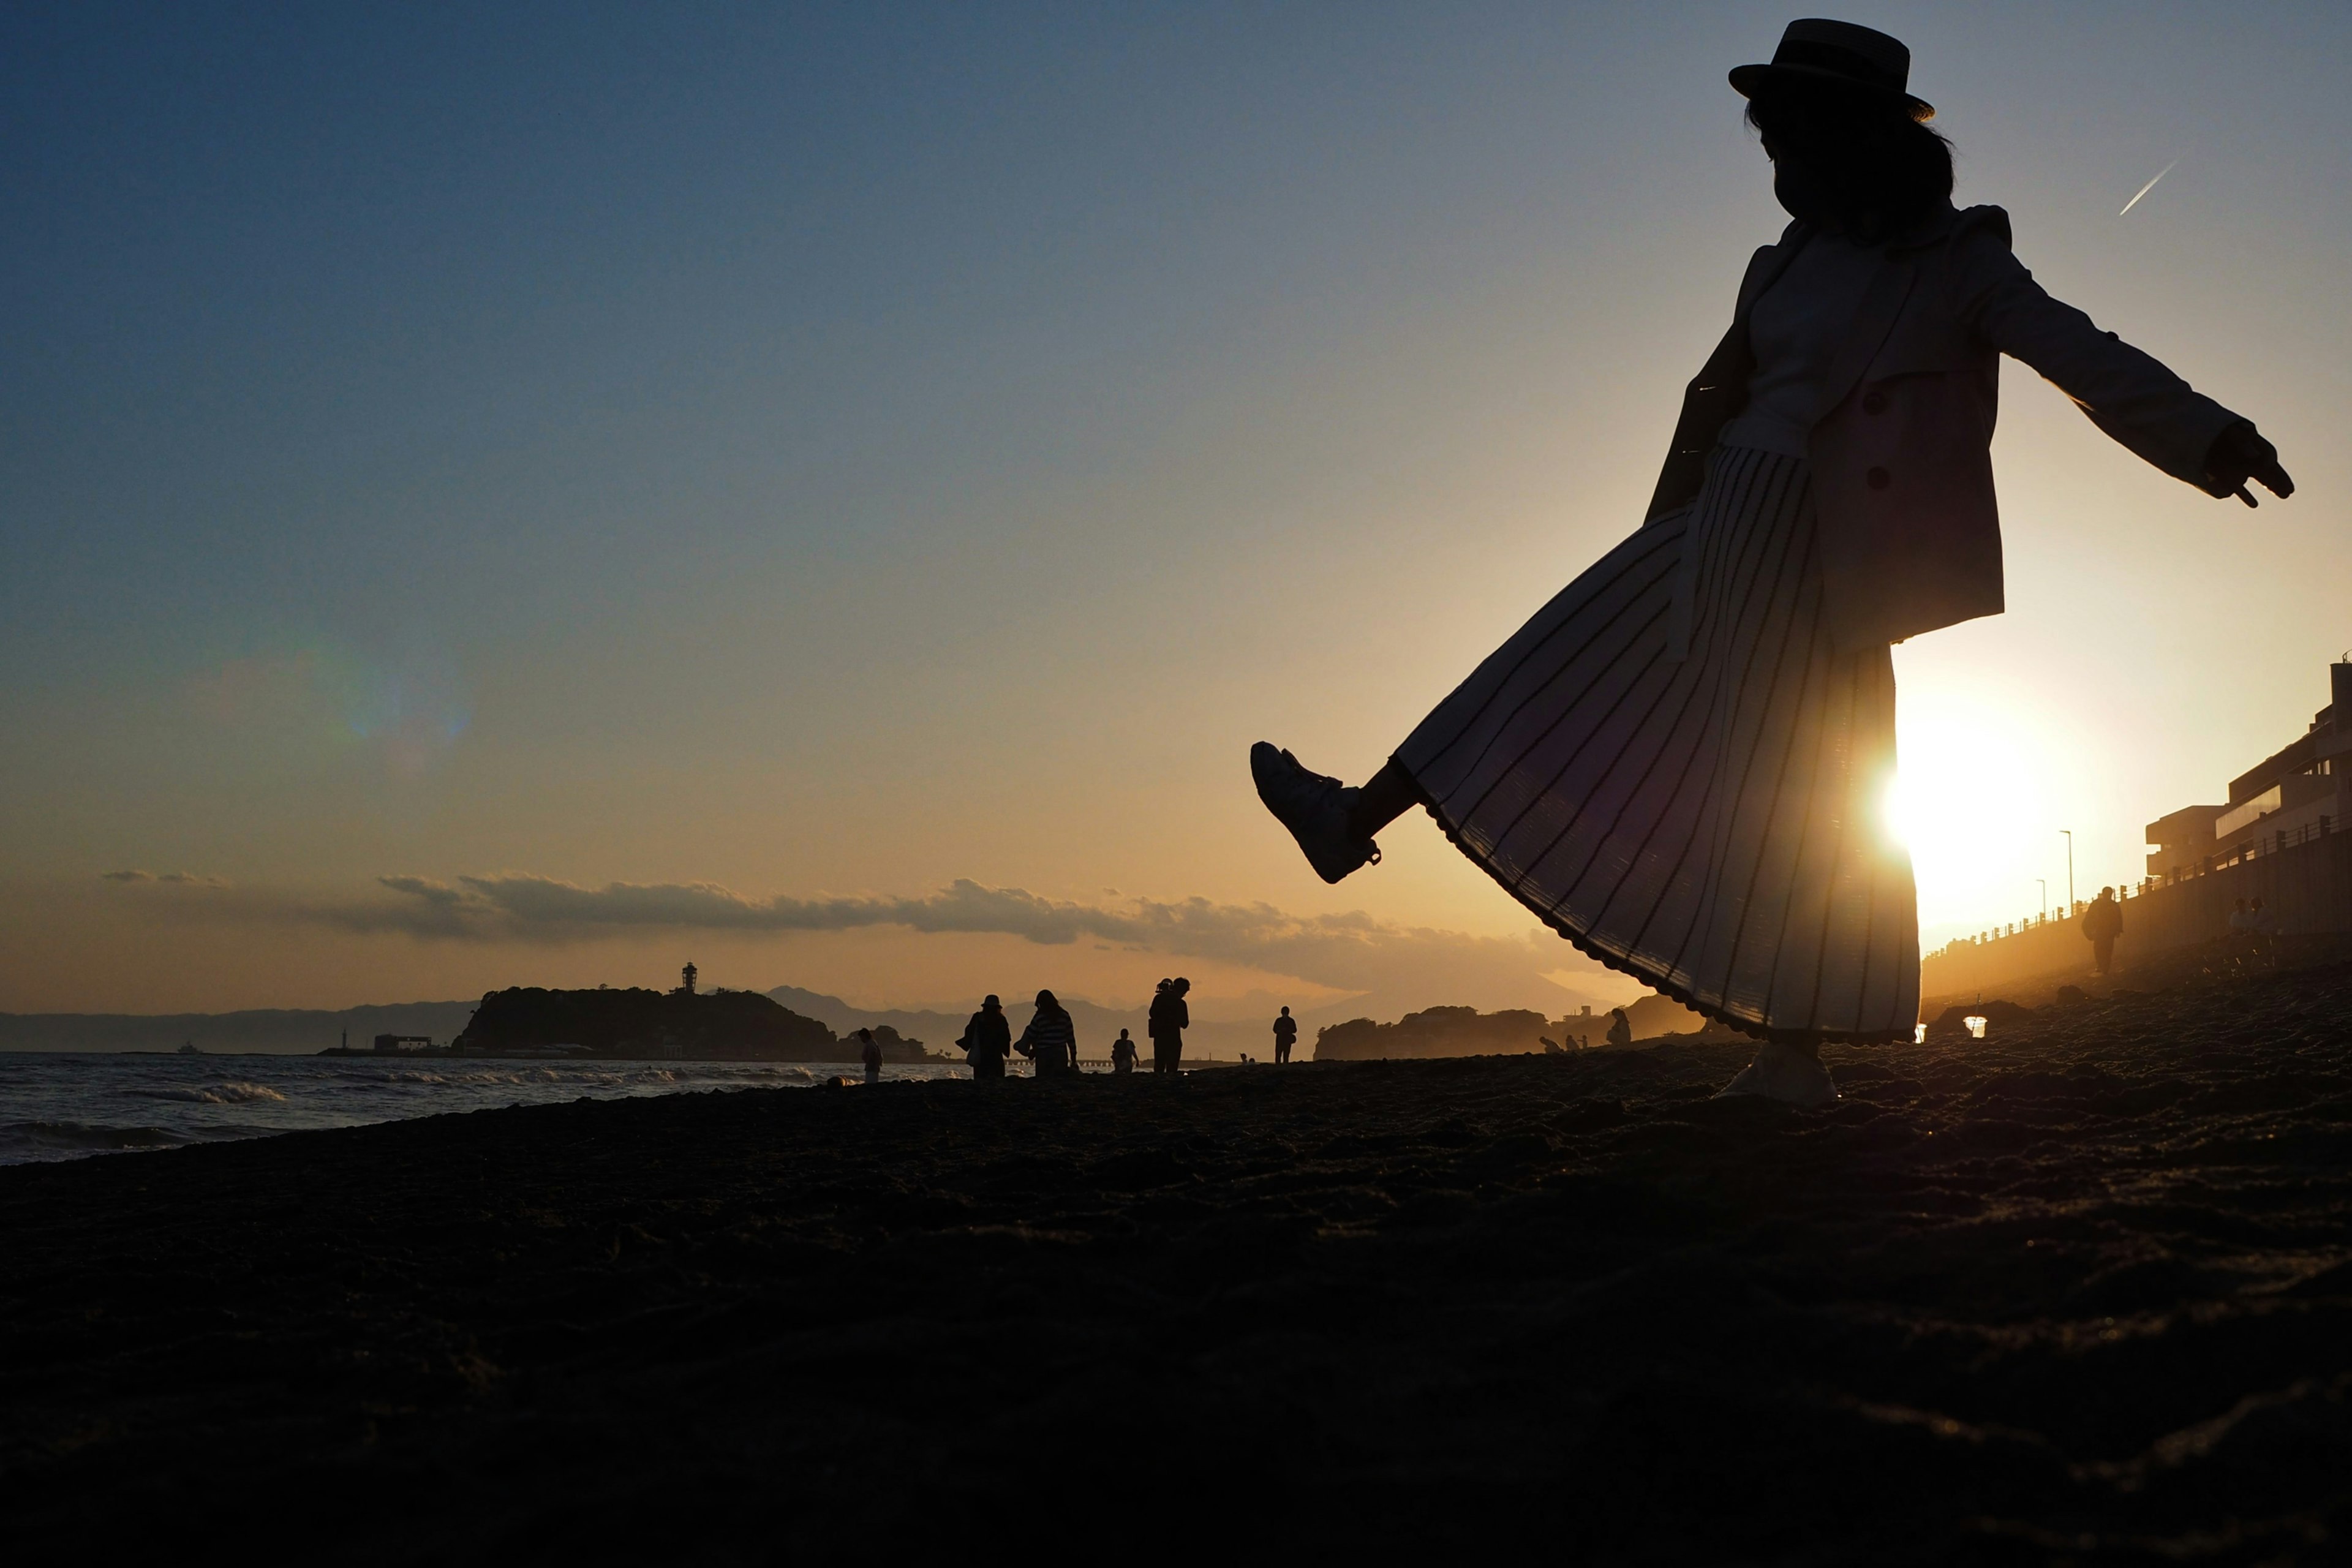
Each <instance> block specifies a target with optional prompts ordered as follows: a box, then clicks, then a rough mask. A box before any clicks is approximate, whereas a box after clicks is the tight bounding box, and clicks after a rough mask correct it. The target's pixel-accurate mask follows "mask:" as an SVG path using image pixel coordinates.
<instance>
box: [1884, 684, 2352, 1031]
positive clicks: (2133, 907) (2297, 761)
mask: <svg viewBox="0 0 2352 1568" xmlns="http://www.w3.org/2000/svg"><path fill="white" fill-rule="evenodd" d="M2328 695H2329V696H2330V697H2331V698H2332V699H2333V700H2332V701H2331V702H2330V703H2329V704H2328V706H2326V707H2325V708H2323V709H2321V710H2319V711H2318V712H2317V713H2315V714H2314V715H2313V716H2312V720H2311V724H2310V726H2309V728H2307V729H2306V730H2305V731H2304V732H2303V734H2302V735H2300V736H2298V737H2297V738H2296V739H2295V740H2294V741H2293V742H2289V743H2288V744H2287V745H2284V746H2283V747H2281V748H2280V749H2279V750H2278V751H2276V752H2273V753H2272V754H2271V755H2269V756H2267V757H2264V758H2263V760H2262V761H2261V762H2260V763H2257V764H2255V765H2254V766H2253V767H2251V768H2249V769H2247V770H2246V771H2245V772H2244V773H2240V774H2239V775H2238V776H2237V777H2236V778H2234V779H2231V781H2230V798H2229V799H2228V800H2227V801H2225V802H2223V803H2221V804H2220V805H2188V806H2182V807H2181V808H2180V809H2179V810H2178V811H2173V812H2168V813H2166V814H2165V815H2164V816H2159V817H2158V818H2157V819H2156V820H2155V821H2154V822H2151V823H2149V824H2148V825H2147V843H2148V845H2149V850H2148V857H2147V880H2145V881H2143V882H2141V883H2139V884H2138V885H2137V887H2126V888H2123V889H2118V890H2119V891H2120V892H2121V893H2122V894H2123V895H2124V898H2125V903H2124V934H2123V936H2122V938H2121V939H2120V940H2119V941H2118V942H2117V943H2116V963H2117V964H2118V965H2121V966H2124V967H2126V968H2128V967H2133V966H2137V965H2144V964H2149V963H2158V962H2170V959H2169V957H2168V955H2193V954H2194V953H2196V952H2202V951H2205V950H2206V949H2208V948H2210V947H2212V946H2213V944H2216V943H2224V942H2227V940H2228V933H2229V931H2230V930H2231V926H2230V917H2231V912H2232V910H2235V909H2237V908H2239V907H2241V906H2242V904H2250V903H2252V901H2253V900H2257V899H2259V900H2262V903H2263V909H2264V910H2265V911H2267V913H2268V914H2269V916H2270V918H2271V920H2272V921H2273V930H2274V931H2276V932H2277V934H2278V935H2279V936H2280V938H2281V939H2283V940H2285V941H2289V942H2293V943H2294V944H2295V945H2296V946H2297V948H2298V950H2299V951H2302V952H2306V953H2319V952H2328V951H2341V950H2343V949H2344V948H2345V947H2346V946H2347V944H2352V837H2347V835H2346V834H2345V832H2344V826H2345V815H2346V808H2347V804H2352V803H2347V801H2346V800H2345V799H2343V798H2342V795H2343V793H2344V785H2345V783H2346V774H2347V773H2352V661H2347V662H2345V663H2340V664H2336V665H2334V666H2332V667H2330V668H2329V670H2328ZM2338 714H2342V715H2343V716H2344V722H2343V724H2342V725H2340V726H2339V725H2338V724H2337V722H2336V716H2337V715H2338ZM2081 913H2082V906H2081V905H2080V904H2077V905H2076V906H2075V907H2074V910H2072V911H2071V912H2070V913H2069V914H2067V915H2065V916H2062V917H2061V918H2059V919H2056V920H2051V919H2049V918H2047V916H2046V915H2045V914H2037V915H2035V916H2033V917H2031V918H2029V919H2027V920H2024V921H2018V922H2016V923H2015V924H2007V923H2004V924H2001V925H1996V926H1993V927H1991V928H1990V929H1989V930H1987V931H1984V932H1982V933H1980V934H1979V935H1977V936H1973V937H1962V938H1960V939H1959V940H1958V941H1956V942H1948V943H1946V944H1945V945H1944V946H1942V947H1940V948H1937V950H1936V951H1935V952H1929V953H1924V954H1922V955H1921V964H1920V974H1919V989H1920V994H1921V996H1922V997H1923V998H1926V999H1927V1000H1928V1001H1929V1002H1930V1003H1931V1004H1933V1003H1935V1002H1937V1001H1950V1000H1954V999H1958V1000H1962V1001H1965V1000H1967V999H1968V998H1969V997H1972V996H1974V997H1979V998H1981V997H1986V996H1991V995H1997V994H1999V990H1997V989H1996V988H2011V987H2022V988H2024V989H2026V990H2029V991H2030V990H2031V989H2032V985H2033V984H2036V983H2042V984H2056V983H2057V982H2058V981H2059V980H2062V979H2071V978H2073V977H2075V976H2080V975H2082V974H2084V973H2087V972H2088V971H2089V968H2090V964H2091V949H2090V943H2089V942H2088V941H2087V940H2086V939H2085V938H2084V936H2083V934H2082V931H2081V926H2080V921H2079V919H2078V917H2079V916H2080V915H2081ZM2195 962H2202V961H2201V960H2198V961H2195ZM2192 967H2193V964H2192Z"/></svg>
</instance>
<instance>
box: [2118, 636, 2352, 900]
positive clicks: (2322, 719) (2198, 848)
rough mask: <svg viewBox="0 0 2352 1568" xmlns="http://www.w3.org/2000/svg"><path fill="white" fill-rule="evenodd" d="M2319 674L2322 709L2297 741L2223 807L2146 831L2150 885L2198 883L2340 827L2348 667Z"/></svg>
mask: <svg viewBox="0 0 2352 1568" xmlns="http://www.w3.org/2000/svg"><path fill="white" fill-rule="evenodd" d="M2327 674H2328V696H2329V698H2330V699H2331V700H2330V701H2329V703H2328V705H2327V706H2326V707H2325V708H2322V709H2321V710H2319V711H2318V712H2316V713H2315V714H2313V715H2312V718H2311V727H2310V728H2309V729H2308V730H2306V731H2304V733H2303V734H2302V736H2301V737H2300V738H2298V739H2296V740H2294V741H2293V742H2289V743H2288V744H2286V745H2284V746H2283V747H2281V748H2280V749H2279V750H2278V751H2276V752H2273V753H2271V755H2269V756H2267V757H2264V758H2263V760H2262V761H2261V762H2260V763H2256V764H2255V765H2254V766H2252V767H2251V768H2249V769H2247V770H2246V771H2245V772H2244V773H2240V774H2239V775H2238V776H2237V777H2236V778H2233V779H2231V781H2230V798H2229V800H2228V802H2227V803H2226V804H2224V805H2189V806H2183V807H2182V808H2181V809H2180V810H2179V811H2176V812H2172V813H2169V814H2168V815H2167V816H2159V817H2158V818H2157V819H2156V820H2155V821H2154V822H2151V823H2149V824H2148V825H2147V842H2148V843H2149V844H2150V845H2152V846H2154V849H2153V850H2152V851H2151V853H2150V854H2149V855H2148V858H2147V874H2148V877H2149V879H2151V880H2153V881H2157V882H2177V881H2179V880H2180V879H2183V878H2186V877H2197V876H2202V875H2204V874H2205V873H2206V872H2209V871H2212V870H2216V869H2218V868H2221V867H2223V866H2234V865H2237V864H2239V863H2240V862H2241V861H2244V860H2249V859H2252V858H2255V857H2257V856H2261V855H2274V854H2277V853H2278V852H2279V851H2281V850H2283V849H2286V848H2289V847H2293V846H2294V845H2298V844H2304V843H2307V842H2309V841H2310V840H2311V839H2314V838H2317V837H2322V836H2324V835H2326V834H2328V833H2331V832H2334V831H2335V830H2336V829H2338V828H2340V827H2341V826H2343V825H2344V802H2343V801H2342V800H2340V799H2339V798H2337V797H2338V795H2340V793H2341V789H2342V785H2343V783H2344V779H2345V770H2346V769H2347V767H2352V762H2345V761H2342V760H2341V759H2344V758H2345V756H2346V753H2347V752H2352V664H2335V665H2330V666H2329V667H2328V672H2327ZM2338 713H2341V714H2343V715H2344V716H2345V722H2344V723H2343V724H2342V725H2338V724H2337V723H2336V715H2337V714H2338Z"/></svg>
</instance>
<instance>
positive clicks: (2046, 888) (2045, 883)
mask: <svg viewBox="0 0 2352 1568" xmlns="http://www.w3.org/2000/svg"><path fill="white" fill-rule="evenodd" d="M2034 880H2035V881H2037V882H2039V883H2041V884H2042V919H2044V920H2048V919H2049V918H2050V879H2049V878H2047V877H2036V878H2034Z"/></svg>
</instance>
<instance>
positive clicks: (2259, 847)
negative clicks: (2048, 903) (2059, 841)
mask: <svg viewBox="0 0 2352 1568" xmlns="http://www.w3.org/2000/svg"><path fill="white" fill-rule="evenodd" d="M2334 830H2335V825H2334V823H2333V822H2332V821H2331V819H2330V818H2329V817H2328V816H2326V815H2322V816H2321V817H2320V818H2319V820H2318V821H2316V822H2307V823H2305V824H2304V825H2303V826H2300V827H2296V828H2293V829H2289V828H2284V827H2281V828H2275V829H2273V830H2272V831H2270V832H2268V833H2255V834H2252V835H2249V836H2248V837H2244V838H2241V839H2239V840H2238V841H2237V842H2235V843H2233V844H2231V846H2230V847H2227V848H2226V849H2218V850H2216V851H2214V852H2213V853H2212V854H2210V855H2206V856H2201V857H2200V858H2198V859H2197V860H2196V861H2194V862H2189V863H2184V864H2182V865H2179V866H2176V867H2174V868H2172V869H2171V870H2170V871H2168V872H2167V873H2166V874H2165V875H2163V876H2161V877H2143V878H2141V879H2139V881H2137V883H2132V884H2128V885H2125V886H2121V887H2118V888H2116V897H2117V898H2119V899H2121V900H2126V901H2129V900H2133V899H2139V898H2145V897H2147V895H2148V894H2149V893H2152V892H2154V891H2156V890H2157V889H2159V888H2169V887H2176V886H2178V885H2179V884H2180V883H2183V882H2189V881H2194V880H2196V879H2198V878H2200V877H2210V876H2211V875H2212V874H2213V873H2214V872H2216V871H2224V870H2227V869H2229V868H2231V867H2232V866H2239V865H2243V864H2244V863H2246V862H2247V861H2250V860H2259V859H2262V858H2264V857H2266V856H2271V855H2281V854H2284V853H2285V852H2286V851H2287V850H2289V849H2295V848H2300V847H2303V846H2304V845H2306V844H2316V843H2320V842H2322V841H2324V840H2326V839H2327V838H2329V837H2333V836H2334ZM2090 907H2091V901H2090V900H2087V899H2085V900H2076V902H2075V903H2074V907H2073V909H2072V910H2068V909H2067V908H2065V907H2063V906H2061V907H2059V908H2057V909H2054V910H2037V911H2035V912H2034V913H2032V914H2030V915H2028V916H2026V917H2025V918H2024V919H2023V920H2018V921H2008V922H2006V923H2005V924H2001V925H1996V926H1990V927H1988V928H1987V929H1985V930H1983V931H1979V932H1977V933H1976V934H1975V935H1973V936H1959V937H1954V938H1953V939H1952V940H1951V941H1949V942H1946V943H1945V944H1944V945H1943V946H1941V947H1939V948H1937V949H1936V950H1935V951H1934V952H1928V953H1923V954H1922V955H1921V956H1922V957H1923V958H1941V957H1944V956H1947V955H1948V954H1951V953H1955V952H1961V951H1962V950H1964V949H1967V948H1972V947H1984V946H1988V945H1990V944H1991V943H1993V942H2000V941H2003V940H2005V939H2007V938H2010V937H2016V936H2023V935H2028V934H2030V933H2032V931H2035V930H2037V929H2039V928H2041V927H2042V926H2046V925H2049V924H2051V923H2052V922H2053V921H2058V922H2063V921H2069V920H2080V919H2081V918H2082V915H2083V911H2084V910H2087V909H2089V908H2090Z"/></svg>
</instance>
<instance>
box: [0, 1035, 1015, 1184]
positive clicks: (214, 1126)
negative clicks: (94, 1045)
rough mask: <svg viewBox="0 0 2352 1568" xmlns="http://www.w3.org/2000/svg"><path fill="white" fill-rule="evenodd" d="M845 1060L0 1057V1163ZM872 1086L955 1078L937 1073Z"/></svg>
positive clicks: (808, 1078) (829, 1066)
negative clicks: (602, 1060) (582, 1060)
mask: <svg viewBox="0 0 2352 1568" xmlns="http://www.w3.org/2000/svg"><path fill="white" fill-rule="evenodd" d="M862 1072H863V1069H862V1068H858V1067H857V1066H856V1065H855V1064H854V1063H801V1062H685V1061H663V1062H639V1061H607V1062H561V1061H557V1062H549V1061H513V1060H498V1059H494V1058H478V1057H477V1058H450V1057H428V1058H407V1059H402V1058H396V1057H395V1058H375V1057H294V1056H263V1055H247V1056H227V1055H222V1056H178V1055H173V1056H151V1055H145V1054H137V1055H134V1054H129V1053H124V1054H113V1053H100V1052H95V1051H91V1052H55V1053H52V1052H35V1051H0V1165H21V1164H25V1163H29V1162H33V1161H39V1160H74V1159H79V1158H81V1157H82V1156H84V1155H87V1154H111V1153H122V1152H133V1151H139V1150H153V1149H172V1148H177V1147H179V1146H180V1145H182V1144H186V1143H212V1142H224V1141H226V1140H229V1139H236V1138H266V1137H268V1136H269V1135H270V1134H271V1133H273V1132H294V1131H303V1130H305V1129H310V1128H319V1127H358V1126H362V1125H364V1124H366V1123H369V1122H373V1121H401V1120H403V1119H404V1118H407V1117H412V1116H440V1115H444V1114H446V1113H448V1112H451V1111H462V1110H490V1109H494V1108H497V1107H499V1106H508V1105H545V1104H549V1103H551V1102H554V1101H559V1100H626V1099H631V1098H634V1097H637V1096H642V1095H652V1094H698V1093H701V1092H704V1091H706V1090H710V1089H792V1088H807V1087H809V1086H811V1085H814V1084H818V1083H822V1082H824V1080H826V1079H830V1078H833V1077H835V1076H836V1075H839V1074H847V1075H848V1076H850V1077H852V1078H856V1077H859V1076H861V1075H862ZM882 1075H883V1077H884V1078H885V1079H893V1078H960V1077H965V1076H968V1071H967V1069H966V1068H962V1067H961V1066H958V1065H953V1064H948V1063H927V1064H923V1065H920V1066H905V1067H902V1066H898V1065H896V1064H894V1065H892V1066H889V1067H887V1068H883V1069H882Z"/></svg>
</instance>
